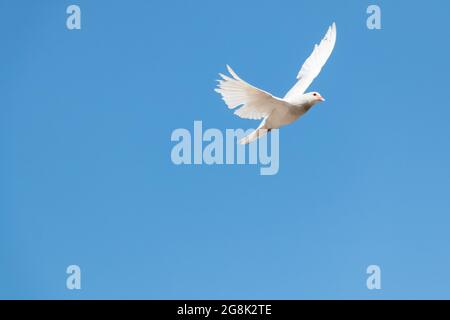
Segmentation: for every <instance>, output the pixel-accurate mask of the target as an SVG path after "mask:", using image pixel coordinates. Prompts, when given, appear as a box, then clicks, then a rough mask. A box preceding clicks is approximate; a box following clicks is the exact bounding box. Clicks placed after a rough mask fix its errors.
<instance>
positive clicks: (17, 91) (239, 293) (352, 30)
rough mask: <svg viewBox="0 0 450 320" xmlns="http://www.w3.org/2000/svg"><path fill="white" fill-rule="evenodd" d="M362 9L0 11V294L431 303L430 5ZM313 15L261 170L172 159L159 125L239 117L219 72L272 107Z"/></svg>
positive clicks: (436, 90) (443, 175)
mask: <svg viewBox="0 0 450 320" xmlns="http://www.w3.org/2000/svg"><path fill="white" fill-rule="evenodd" d="M73 3H75V4H78V5H80V7H81V10H82V30H79V31H69V30H67V28H66V18H67V14H66V8H67V6H68V5H70V4H73ZM376 3H377V4H378V5H380V6H381V9H382V28H383V29H382V30H380V31H371V30H368V29H367V28H366V18H367V14H366V8H367V6H368V5H369V4H372V1H370V2H369V1H356V0H355V1H350V0H349V1H318V0H314V1H312V0H311V1H298V0H296V1H262V0H258V1H241V0H228V1H206V0H202V1H200V0H199V1H158V2H157V1H144V0H142V1H137V0H135V1H106V0H105V1H76V2H72V1H12V0H2V1H1V2H0V39H1V49H0V112H1V114H0V120H1V125H0V128H1V134H0V138H1V142H0V151H1V156H0V170H1V171H0V175H1V176H0V177H1V179H0V197H1V198H0V205H1V207H0V209H1V212H0V297H1V298H32V299H34V298H167V299H169V298H274V299H278V298H287V299H298V298H362V299H365V298H370V299H371V298H450V277H449V276H448V271H449V270H450V252H449V244H450V234H449V224H450V194H449V192H450V169H449V167H450V148H449V139H450V126H449V118H450V109H449V104H448V97H447V94H448V85H449V80H450V79H449V74H450V67H449V63H448V57H450V45H449V42H448V39H449V38H450V29H449V28H448V12H449V10H450V4H449V3H448V1H443V0H442V1H437V0H434V1H427V2H426V3H425V2H420V3H419V2H411V1H380V0H379V1H376ZM333 21H336V23H337V27H338V41H337V46H336V48H335V51H334V53H333V55H332V57H331V59H330V60H329V62H328V64H327V65H326V67H325V68H324V70H323V72H322V73H321V75H320V77H319V78H318V79H317V80H316V81H315V82H314V84H313V86H312V87H311V88H310V89H311V90H313V89H314V90H318V91H320V92H321V93H322V94H323V95H324V97H326V98H327V102H326V103H324V104H321V105H320V106H319V107H317V108H314V109H313V110H312V111H311V112H310V113H309V114H308V115H307V116H306V117H304V118H302V119H301V120H300V121H299V122H297V123H295V124H294V125H292V126H289V127H286V128H283V129H282V130H281V132H280V139H281V150H280V171H279V173H278V175H276V176H272V177H267V176H260V175H259V168H258V167H257V166H251V165H248V166H237V165H236V166H206V165H205V166H175V165H173V164H172V162H171V159H170V151H171V148H172V147H173V145H174V143H172V142H171V141H170V135H171V133H172V131H173V130H174V129H176V128H188V129H191V130H192V127H193V121H194V120H202V121H203V125H204V127H205V128H219V129H222V130H223V129H225V128H250V127H254V126H256V125H257V123H256V122H253V121H249V120H242V119H239V118H237V117H235V116H233V114H232V112H230V111H229V110H227V108H226V107H225V105H224V104H223V102H222V101H221V100H220V98H219V96H218V95H217V94H216V93H215V92H214V91H213V88H214V86H215V82H214V80H215V79H216V78H217V73H218V72H224V71H225V64H226V63H228V64H230V65H231V66H233V67H234V68H235V70H236V71H237V72H238V73H239V75H240V76H241V77H243V78H244V79H246V80H247V81H249V82H250V83H252V84H254V85H256V86H258V87H260V88H263V89H265V90H269V91H271V92H272V93H274V94H275V95H278V96H282V95H283V94H284V93H285V92H286V91H287V90H288V89H289V88H290V86H292V85H293V83H294V81H295V75H296V74H297V72H298V70H299V67H300V66H301V64H302V63H303V61H304V60H305V59H306V57H307V56H308V55H309V53H310V52H311V50H312V47H313V45H314V43H316V42H318V41H319V40H320V39H321V38H322V36H323V35H324V33H325V31H326V28H327V27H328V26H329V25H330V24H331V23H332V22H333ZM70 264H77V265H79V266H80V267H81V269H82V290H81V291H69V290H67V289H66V286H65V285H66V277H67V275H66V273H65V271H66V267H67V266H68V265H70ZM371 264H377V265H379V266H380V267H381V269H382V287H383V289H382V290H381V291H376V292H374V291H369V290H367V288H366V278H367V275H366V268H367V266H368V265H371Z"/></svg>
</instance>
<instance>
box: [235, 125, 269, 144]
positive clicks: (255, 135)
mask: <svg viewBox="0 0 450 320" xmlns="http://www.w3.org/2000/svg"><path fill="white" fill-rule="evenodd" d="M268 131H269V130H267V129H256V130H255V131H253V132H252V133H250V134H249V135H248V136H246V137H244V138H242V139H241V140H240V141H239V143H240V144H249V143H252V142H253V141H255V140H257V139H259V138H261V137H263V136H264V135H266V134H267V132H268Z"/></svg>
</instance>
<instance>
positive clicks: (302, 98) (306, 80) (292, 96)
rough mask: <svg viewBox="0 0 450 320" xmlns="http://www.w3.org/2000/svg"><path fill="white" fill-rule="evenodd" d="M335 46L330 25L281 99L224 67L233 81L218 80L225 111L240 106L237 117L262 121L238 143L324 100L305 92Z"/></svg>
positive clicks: (285, 121)
mask: <svg viewBox="0 0 450 320" xmlns="http://www.w3.org/2000/svg"><path fill="white" fill-rule="evenodd" d="M335 43H336V25H335V24H334V23H333V25H332V26H331V27H330V28H329V29H328V32H327V34H326V35H325V37H324V38H323V40H322V41H321V42H320V44H319V45H316V46H315V48H314V51H313V53H312V54H311V55H310V57H309V58H308V59H307V60H306V61H305V63H304V64H303V66H302V68H301V70H300V72H299V74H298V76H297V79H298V81H297V83H296V84H295V85H294V87H292V89H291V90H289V92H288V93H287V94H286V95H285V96H284V98H277V97H275V96H273V95H271V94H270V93H268V92H266V91H263V90H260V89H258V88H256V87H254V86H252V85H250V84H248V83H247V82H245V81H244V80H242V79H241V78H239V76H238V75H237V74H236V73H235V72H234V71H233V70H232V69H231V68H230V67H229V66H227V68H228V71H229V73H230V74H231V76H232V78H231V77H228V76H225V75H223V74H221V75H220V76H221V77H222V80H219V85H218V88H217V89H216V91H217V92H218V93H220V94H221V95H222V98H223V100H224V101H225V103H226V104H227V106H228V108H230V109H235V108H237V107H240V108H239V109H237V110H236V111H235V114H236V115H237V116H239V117H241V118H245V119H254V120H258V119H263V120H262V122H261V124H260V125H259V127H258V128H257V129H256V130H255V131H254V132H252V133H251V134H250V135H248V136H247V137H245V138H243V139H242V140H241V141H240V143H241V144H247V143H250V142H252V141H254V140H256V139H258V138H259V137H261V136H263V135H265V134H266V133H267V132H268V131H270V130H272V129H278V128H281V127H283V126H285V125H288V124H291V123H292V122H294V121H296V120H297V119H298V118H300V117H301V116H302V115H304V114H305V113H306V112H308V111H309V109H311V108H312V107H313V106H314V105H315V104H316V103H318V102H321V101H325V100H324V99H323V98H322V96H321V95H320V94H319V93H317V92H311V93H305V91H306V89H307V88H308V87H309V85H310V84H311V83H312V82H313V80H314V79H315V78H316V77H317V76H318V75H319V73H320V71H321V70H322V67H323V66H324V65H325V63H326V61H327V60H328V58H329V57H330V55H331V53H332V51H333V49H334V45H335Z"/></svg>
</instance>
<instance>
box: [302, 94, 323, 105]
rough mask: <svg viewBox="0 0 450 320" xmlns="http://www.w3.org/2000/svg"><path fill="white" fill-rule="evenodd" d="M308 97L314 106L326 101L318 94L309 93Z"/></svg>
mask: <svg viewBox="0 0 450 320" xmlns="http://www.w3.org/2000/svg"><path fill="white" fill-rule="evenodd" d="M306 96H307V98H308V100H309V101H310V102H311V103H313V104H316V103H318V102H324V101H325V99H324V98H323V97H322V95H321V94H320V93H318V92H309V93H307V94H306Z"/></svg>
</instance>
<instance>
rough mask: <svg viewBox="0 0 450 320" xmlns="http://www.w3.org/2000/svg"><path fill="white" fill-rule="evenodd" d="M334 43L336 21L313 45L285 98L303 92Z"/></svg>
mask: <svg viewBox="0 0 450 320" xmlns="http://www.w3.org/2000/svg"><path fill="white" fill-rule="evenodd" d="M335 44H336V23H333V24H332V25H331V27H329V28H328V31H327V33H326V35H325V37H324V38H323V39H322V41H321V42H320V44H318V45H317V44H316V45H315V46H314V50H313V52H312V53H311V55H310V56H309V58H308V59H306V61H305V63H304V64H303V66H302V68H301V69H300V72H299V73H298V75H297V79H298V81H297V83H296V84H295V85H294V86H293V87H292V89H291V90H289V92H288V93H287V94H286V96H285V97H284V99H285V100H287V101H289V100H290V98H292V97H293V96H298V95H302V94H304V93H305V91H306V89H308V87H309V86H310V85H311V83H312V82H313V81H314V79H315V78H316V77H317V76H318V75H319V73H320V71H321V70H322V67H323V66H324V65H325V63H326V62H327V60H328V58H329V57H330V55H331V53H332V52H333V49H334V45H335Z"/></svg>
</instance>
